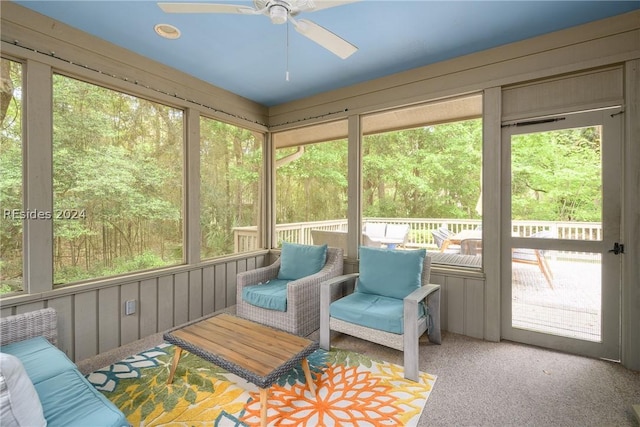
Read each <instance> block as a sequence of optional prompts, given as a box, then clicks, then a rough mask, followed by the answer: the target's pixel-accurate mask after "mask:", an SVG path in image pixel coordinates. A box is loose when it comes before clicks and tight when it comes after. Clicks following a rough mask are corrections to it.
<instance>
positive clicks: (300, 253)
mask: <svg viewBox="0 0 640 427" xmlns="http://www.w3.org/2000/svg"><path fill="white" fill-rule="evenodd" d="M326 262H327V245H321V246H318V245H300V244H297V243H288V242H284V243H282V252H281V254H280V271H278V279H284V280H297V279H301V278H303V277H306V276H311V275H312V274H315V273H317V272H319V271H320V270H322V268H323V267H324V265H325V263H326Z"/></svg>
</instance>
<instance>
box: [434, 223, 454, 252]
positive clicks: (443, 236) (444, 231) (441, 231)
mask: <svg viewBox="0 0 640 427" xmlns="http://www.w3.org/2000/svg"><path fill="white" fill-rule="evenodd" d="M431 235H432V236H433V241H434V242H435V243H436V246H437V247H438V250H442V244H443V243H444V241H445V240H447V239H448V238H450V237H451V236H452V235H453V233H452V232H451V230H449V229H448V228H447V227H440V228H438V229H437V230H431ZM443 252H445V253H452V254H459V253H460V245H449V246H447V248H446V249H445V250H444V251H443Z"/></svg>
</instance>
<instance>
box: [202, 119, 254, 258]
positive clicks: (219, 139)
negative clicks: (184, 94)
mask: <svg viewBox="0 0 640 427" xmlns="http://www.w3.org/2000/svg"><path fill="white" fill-rule="evenodd" d="M263 139H264V138H263V136H262V135H261V134H255V133H253V132H251V131H249V130H246V129H242V128H239V127H237V126H233V125H230V124H226V123H222V122H219V121H216V120H213V119H208V118H204V117H203V118H201V119H200V177H201V178H200V229H201V255H202V258H211V257H215V256H220V255H229V254H233V253H238V252H246V251H250V250H255V249H258V248H260V247H261V246H262V245H261V243H260V242H259V239H258V236H259V232H258V222H259V215H260V212H261V194H260V182H261V180H262V173H261V171H262V141H263Z"/></svg>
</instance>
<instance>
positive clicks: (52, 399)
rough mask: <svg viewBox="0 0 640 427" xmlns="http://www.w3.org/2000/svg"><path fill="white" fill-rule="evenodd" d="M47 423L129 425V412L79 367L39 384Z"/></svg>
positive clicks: (70, 426)
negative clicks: (124, 412)
mask: <svg viewBox="0 0 640 427" xmlns="http://www.w3.org/2000/svg"><path fill="white" fill-rule="evenodd" d="M35 387H36V391H37V392H38V396H40V402H42V408H43V409H44V417H45V418H46V419H47V427H55V426H60V427H88V426H113V427H120V426H128V425H130V424H129V422H128V421H127V419H126V418H125V416H124V415H123V413H122V412H120V410H118V408H116V407H115V405H114V404H113V403H111V401H109V400H108V399H107V398H106V397H105V396H104V395H103V394H102V393H100V392H99V391H98V390H96V388H95V387H94V386H92V385H91V383H89V381H87V379H86V378H85V377H83V376H82V374H81V373H80V372H79V371H77V370H75V369H74V370H69V371H65V372H62V373H61V374H59V375H56V376H55V377H52V378H49V379H47V380H44V381H42V382H39V383H37V384H35Z"/></svg>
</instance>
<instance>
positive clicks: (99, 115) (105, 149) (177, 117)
mask: <svg viewBox="0 0 640 427" xmlns="http://www.w3.org/2000/svg"><path fill="white" fill-rule="evenodd" d="M53 127H54V129H53V201H54V212H53V221H54V223H53V234H54V285H56V286H58V285H62V284H67V283H71V282H77V281H80V280H85V279H94V278H101V277H109V276H114V275H119V274H125V273H131V272H136V271H141V270H147V269H151V268H157V267H163V266H169V265H176V264H180V263H182V262H183V213H182V210H183V208H182V206H183V190H182V186H183V169H184V166H183V113H182V111H181V110H178V109H175V108H171V107H168V106H165V105H162V104H158V103H156V102H151V101H148V100H145V99H142V98H138V97H135V96H131V95H127V94H124V93H120V92H116V91H113V90H109V89H105V88H103V87H100V86H96V85H93V84H89V83H85V82H82V81H78V80H74V79H71V78H68V77H65V76H61V75H54V77H53Z"/></svg>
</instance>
